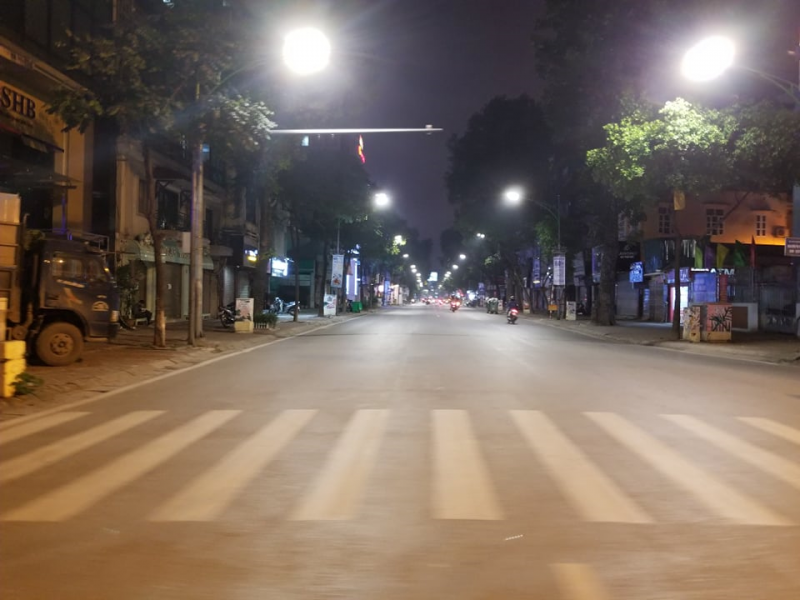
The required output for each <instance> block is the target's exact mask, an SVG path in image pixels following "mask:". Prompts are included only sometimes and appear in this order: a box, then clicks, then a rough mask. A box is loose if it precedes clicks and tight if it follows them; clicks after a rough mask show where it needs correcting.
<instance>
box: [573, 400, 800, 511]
mask: <svg viewBox="0 0 800 600" xmlns="http://www.w3.org/2000/svg"><path fill="white" fill-rule="evenodd" d="M584 414H585V415H586V416H587V417H589V418H590V419H591V420H592V421H594V422H595V423H597V424H598V425H599V426H600V427H601V428H602V429H604V430H605V431H606V432H607V433H608V434H609V435H611V436H612V437H613V438H615V439H616V440H617V441H618V442H620V443H622V444H623V445H625V446H627V447H628V448H629V449H630V450H631V451H633V452H635V453H636V454H637V455H638V456H640V457H641V458H642V459H643V460H645V461H646V462H648V463H649V464H650V465H652V466H653V467H655V469H656V470H658V471H659V472H661V474H662V475H664V476H666V477H668V478H670V479H671V480H672V481H674V482H675V483H677V484H678V485H680V486H681V487H683V488H684V489H685V490H686V491H687V492H689V493H690V494H692V495H693V496H694V497H695V498H696V499H697V500H699V501H700V502H701V503H703V504H704V505H705V506H707V507H708V508H710V509H711V510H712V511H714V512H715V513H716V514H718V515H720V516H722V517H725V518H727V519H730V520H732V521H735V522H738V523H741V524H746V525H773V526H788V525H793V523H792V521H790V520H788V519H786V518H785V517H783V516H781V515H779V514H777V513H775V512H774V511H772V510H771V509H769V508H768V507H766V506H764V505H762V504H760V503H759V502H757V501H756V500H753V499H751V498H749V497H748V496H746V495H745V494H742V493H739V492H737V491H736V490H734V489H733V488H732V487H730V486H729V485H727V484H725V483H724V482H723V481H721V480H719V479H717V478H715V477H714V476H713V475H711V474H710V473H708V472H706V471H703V470H702V469H700V468H699V467H696V466H695V465H693V464H692V463H690V462H689V461H687V460H686V459H684V458H683V457H681V455H680V454H678V453H677V452H675V451H674V450H672V449H671V448H669V447H668V446H666V445H665V444H663V443H661V442H660V441H658V440H657V439H656V438H654V437H652V436H651V435H649V434H647V433H645V432H644V431H643V430H641V429H639V428H638V427H637V426H635V425H634V424H633V423H630V422H629V421H627V420H626V419H624V418H623V417H621V416H619V415H616V414H613V413H602V412H587V413H584Z"/></svg>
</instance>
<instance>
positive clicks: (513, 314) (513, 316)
mask: <svg viewBox="0 0 800 600" xmlns="http://www.w3.org/2000/svg"><path fill="white" fill-rule="evenodd" d="M518 315H519V311H518V310H517V309H516V308H512V309H511V310H509V311H508V315H506V320H507V321H508V323H509V324H510V325H516V324H517V317H518Z"/></svg>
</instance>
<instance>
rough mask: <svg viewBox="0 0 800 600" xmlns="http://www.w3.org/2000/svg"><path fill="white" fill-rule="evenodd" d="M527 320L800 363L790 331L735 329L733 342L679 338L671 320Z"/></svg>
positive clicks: (698, 350)
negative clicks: (610, 322) (603, 323)
mask: <svg viewBox="0 0 800 600" xmlns="http://www.w3.org/2000/svg"><path fill="white" fill-rule="evenodd" d="M524 317H525V319H526V320H531V321H534V322H535V323H537V324H539V325H545V326H549V327H558V328H561V329H569V330H570V331H574V332H575V333H579V334H581V335H587V336H591V337H597V338H603V339H607V340H614V341H617V342H623V343H627V344H639V345H642V346H659V347H661V348H669V349H671V350H680V351H683V352H689V353H693V354H703V355H706V356H723V357H733V358H741V359H748V360H755V361H759V362H768V363H779V364H794V365H798V366H800V339H797V338H796V337H794V336H790V335H781V334H771V333H761V332H759V333H749V332H739V331H734V332H733V335H732V340H731V341H730V342H719V343H713V342H700V343H696V344H695V343H691V342H688V341H683V340H681V341H678V340H676V339H675V335H674V334H673V333H672V324H671V323H649V322H643V321H618V322H617V325H613V326H610V327H608V326H601V325H595V324H594V323H592V322H591V321H590V320H589V319H588V318H587V317H578V320H577V321H565V320H560V321H559V320H557V319H555V318H552V319H551V318H548V317H547V316H546V315H542V314H534V315H531V314H527V313H526V314H525V315H524Z"/></svg>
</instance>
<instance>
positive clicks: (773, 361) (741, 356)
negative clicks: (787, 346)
mask: <svg viewBox="0 0 800 600" xmlns="http://www.w3.org/2000/svg"><path fill="white" fill-rule="evenodd" d="M526 321H529V322H531V323H533V324H535V325H542V326H544V327H550V328H553V329H560V330H561V331H568V332H572V333H575V334H577V335H582V336H585V337H591V338H595V339H602V340H607V341H610V342H615V343H618V344H628V345H631V346H648V347H651V348H660V349H662V350H670V351H672V352H683V353H687V354H694V355H699V356H710V357H713V358H727V359H731V360H743V361H748V362H756V363H760V364H768V365H800V352H798V353H797V354H796V355H795V356H793V357H787V356H780V357H777V356H764V355H758V354H748V353H746V352H745V353H741V352H735V351H734V352H730V351H726V350H722V351H719V352H714V351H706V350H703V349H701V348H695V347H694V346H695V345H694V344H690V343H688V342H683V341H680V340H641V341H639V340H632V339H630V338H625V337H620V336H615V335H612V334H609V333H595V332H592V331H589V330H582V329H578V328H572V327H562V326H561V325H558V324H557V323H549V322H548V321H547V320H546V319H531V318H527V319H526ZM719 348H723V346H719Z"/></svg>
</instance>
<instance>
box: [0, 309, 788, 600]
mask: <svg viewBox="0 0 800 600" xmlns="http://www.w3.org/2000/svg"><path fill="white" fill-rule="evenodd" d="M799 382H800V373H799V372H798V371H797V369H796V368H795V367H793V366H789V365H778V364H762V363H754V362H741V361H732V360H727V359H724V360H723V359H720V358H718V357H708V356H698V355H688V354H686V353H682V352H671V351H666V350H665V349H663V348H660V347H651V346H644V345H631V344H622V343H618V342H616V341H612V340H607V339H602V338H591V337H586V336H579V335H576V334H575V333H573V332H570V331H566V330H563V329H560V328H554V327H545V326H541V325H538V324H536V323H533V322H530V321H522V322H521V323H520V324H519V325H518V326H515V327H511V326H508V325H506V324H505V323H504V321H503V319H501V318H499V317H494V316H490V315H486V314H485V313H481V312H479V311H470V310H463V311H458V312H457V313H455V314H453V313H451V312H450V311H449V310H447V309H435V308H433V307H423V306H420V307H407V308H398V309H387V310H385V311H381V312H380V314H378V315H370V316H368V317H367V318H359V319H351V320H348V321H346V322H342V323H340V324H337V325H334V326H332V327H328V328H324V329H323V328H321V329H317V330H315V331H311V332H309V333H308V334H306V335H303V336H295V337H292V338H289V339H286V340H285V341H284V342H281V343H279V344H273V345H270V346H265V347H261V348H257V349H254V350H252V351H250V352H247V353H242V354H230V355H228V357H227V358H223V359H222V360H218V361H216V362H211V363H206V364H205V365H204V366H202V367H200V368H196V369H194V370H192V371H184V372H179V373H175V374H173V375H172V376H170V377H167V378H162V379H159V380H155V381H152V382H150V383H146V384H144V385H141V386H138V387H136V388H131V389H128V390H125V391H124V392H121V393H117V394H115V395H114V396H113V398H112V397H108V396H103V395H99V396H95V397H94V398H93V399H87V400H86V402H85V403H83V404H81V405H79V406H75V405H73V406H70V407H65V408H64V409H63V410H56V411H43V412H41V413H38V414H37V415H31V416H30V417H23V418H20V419H17V420H16V421H8V422H6V423H0V448H2V455H0V483H2V485H3V493H2V494H0V580H1V581H2V582H3V597H4V598H9V599H13V600H16V599H23V598H24V599H28V598H60V599H61V600H73V599H75V600H77V599H81V600H83V599H86V598H114V599H115V600H127V599H131V600H133V599H141V598H147V599H148V600H162V599H164V600H172V599H185V598H186V599H188V598H191V599H192V600H194V599H204V598H208V599H214V600H218V599H220V598H225V599H229V598H230V599H234V600H250V599H252V600H264V599H272V598H276V599H280V600H295V599H306V598H308V599H317V598H326V599H340V598H341V599H351V598H370V599H372V598H375V599H381V600H401V599H402V600H407V599H408V598H414V599H415V600H417V599H422V600H441V599H442V598H458V599H459V600H461V599H465V600H484V599H487V598H502V599H503V600H522V599H525V600H532V599H533V600H575V599H581V600H607V599H610V598H613V599H614V600H644V599H651V598H665V599H667V598H669V599H672V598H680V599H682V600H723V599H724V600H729V599H731V598H737V599H738V598H748V599H749V598H764V599H769V600H796V599H797V598H798V597H800V416H799V415H800V413H799V412H798V406H800V404H798V403H800V384H799Z"/></svg>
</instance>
